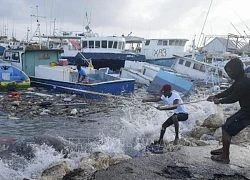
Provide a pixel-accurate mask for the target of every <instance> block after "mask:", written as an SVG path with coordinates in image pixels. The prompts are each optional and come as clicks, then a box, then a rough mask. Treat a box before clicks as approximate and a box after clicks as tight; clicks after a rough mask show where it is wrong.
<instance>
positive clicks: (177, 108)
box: [142, 84, 188, 145]
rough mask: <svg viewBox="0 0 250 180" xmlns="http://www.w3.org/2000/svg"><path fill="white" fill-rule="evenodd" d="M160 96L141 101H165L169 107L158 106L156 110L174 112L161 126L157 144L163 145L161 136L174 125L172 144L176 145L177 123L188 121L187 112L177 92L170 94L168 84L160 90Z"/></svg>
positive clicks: (177, 138)
mask: <svg viewBox="0 0 250 180" xmlns="http://www.w3.org/2000/svg"><path fill="white" fill-rule="evenodd" d="M161 92H162V96H161V97H158V98H154V99H143V100H142V102H158V101H165V102H167V103H168V104H169V105H172V106H171V107H160V106H158V107H157V109H159V110H174V114H173V115H172V116H171V117H169V118H168V119H167V120H166V121H165V122H164V123H163V124H162V129H161V133H160V138H159V141H158V143H159V144H162V143H163V136H164V134H165V131H166V128H167V127H169V126H171V125H172V124H174V127H175V139H174V144H175V145H176V144H178V140H179V121H186V120H187V119H188V111H187V109H186V107H185V106H184V105H183V101H182V99H181V97H180V95H179V94H178V93H177V92H172V87H171V85H169V84H165V85H164V86H163V87H162V89H161Z"/></svg>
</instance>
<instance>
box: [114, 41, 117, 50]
mask: <svg viewBox="0 0 250 180" xmlns="http://www.w3.org/2000/svg"><path fill="white" fill-rule="evenodd" d="M113 48H114V49H117V41H115V42H114V45H113Z"/></svg>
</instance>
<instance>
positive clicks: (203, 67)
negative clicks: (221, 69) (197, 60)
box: [200, 64, 206, 72]
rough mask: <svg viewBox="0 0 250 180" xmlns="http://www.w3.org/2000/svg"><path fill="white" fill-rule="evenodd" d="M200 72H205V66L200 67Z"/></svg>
mask: <svg viewBox="0 0 250 180" xmlns="http://www.w3.org/2000/svg"><path fill="white" fill-rule="evenodd" d="M200 71H201V72H205V71H206V68H205V65H204V64H202V65H201V67H200Z"/></svg>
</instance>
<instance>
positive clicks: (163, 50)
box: [141, 38, 188, 67]
mask: <svg viewBox="0 0 250 180" xmlns="http://www.w3.org/2000/svg"><path fill="white" fill-rule="evenodd" d="M187 41H188V40H187V39H180V38H175V39H147V40H144V41H143V42H142V47H141V54H143V55H145V57H146V62H148V63H150V64H156V65H161V66H166V67H171V66H172V64H173V63H174V61H175V57H174V55H184V46H185V44H186V42H187Z"/></svg>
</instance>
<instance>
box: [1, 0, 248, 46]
mask: <svg viewBox="0 0 250 180" xmlns="http://www.w3.org/2000/svg"><path fill="white" fill-rule="evenodd" d="M211 1H212V0H0V35H3V34H6V33H7V34H8V36H9V37H12V35H14V36H15V37H17V38H18V39H19V40H22V39H24V38H25V37H26V35H27V28H29V29H30V31H31V32H32V34H34V32H35V30H36V28H37V24H36V17H34V16H31V15H37V8H36V6H37V7H38V15H39V16H42V17H39V22H40V30H41V34H52V33H53V26H54V25H53V20H54V19H56V21H55V22H56V23H55V27H56V29H57V31H58V32H59V31H75V32H82V31H83V30H84V27H85V26H86V24H87V20H86V12H87V13H88V17H89V19H90V26H91V28H92V30H93V31H94V32H96V33H98V34H99V35H100V36H102V35H104V36H105V35H108V36H110V35H117V36H120V35H122V34H124V35H128V34H129V33H130V32H132V34H131V35H133V36H139V37H144V38H185V39H189V42H191V40H192V39H193V38H194V37H195V39H196V43H198V42H199V39H200V40H201V39H202V36H201V32H202V28H203V25H204V22H205V19H206V16H207V14H208V17H207V21H206V23H205V26H204V30H203V34H204V35H227V34H228V33H232V34H237V35H239V33H240V34H241V35H246V34H245V33H244V31H245V32H246V33H247V34H249V35H250V16H249V7H250V0H213V1H212V5H211V9H210V11H209V13H208V10H209V6H210V4H211ZM232 24H233V25H232ZM233 26H234V27H235V28H236V29H237V30H235V28H234V27H233ZM4 29H8V30H4ZM237 31H239V33H238V32H237ZM30 34H31V33H30Z"/></svg>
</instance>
